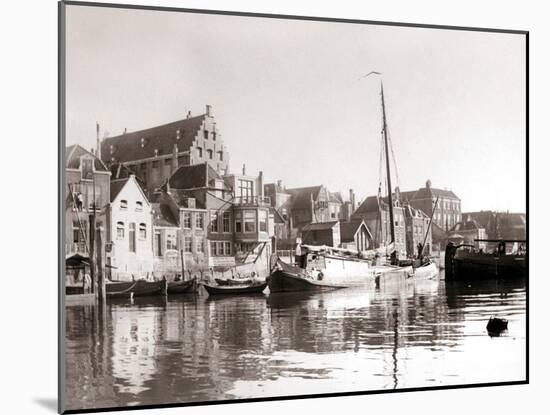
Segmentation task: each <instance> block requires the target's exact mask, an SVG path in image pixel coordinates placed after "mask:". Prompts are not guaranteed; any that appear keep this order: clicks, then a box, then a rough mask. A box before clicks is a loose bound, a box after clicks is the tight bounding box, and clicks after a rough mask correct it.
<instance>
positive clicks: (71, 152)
mask: <svg viewBox="0 0 550 415" xmlns="http://www.w3.org/2000/svg"><path fill="white" fill-rule="evenodd" d="M83 155H88V156H92V157H93V158H94V168H95V170H96V171H109V169H108V168H107V166H106V165H105V164H104V163H103V162H102V161H101V160H100V159H98V158H97V157H96V156H95V155H94V154H93V153H92V152H90V151H88V150H86V149H85V148H84V147H82V146H81V145H79V144H73V145H70V146H68V147H67V148H66V150H65V157H66V160H65V167H66V168H68V169H80V157H81V156H83Z"/></svg>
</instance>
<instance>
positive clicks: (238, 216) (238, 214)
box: [235, 211, 243, 233]
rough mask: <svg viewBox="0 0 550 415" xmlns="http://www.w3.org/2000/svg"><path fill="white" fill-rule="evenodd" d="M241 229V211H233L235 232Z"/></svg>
mask: <svg viewBox="0 0 550 415" xmlns="http://www.w3.org/2000/svg"><path fill="white" fill-rule="evenodd" d="M242 231H243V212H241V211H239V212H235V232H238V233H240V232H242Z"/></svg>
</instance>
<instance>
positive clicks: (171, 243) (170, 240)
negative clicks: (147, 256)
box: [166, 233, 178, 249]
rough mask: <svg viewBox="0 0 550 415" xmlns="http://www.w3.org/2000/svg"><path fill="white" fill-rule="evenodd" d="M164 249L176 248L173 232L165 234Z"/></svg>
mask: <svg viewBox="0 0 550 415" xmlns="http://www.w3.org/2000/svg"><path fill="white" fill-rule="evenodd" d="M166 249H178V246H177V242H176V235H175V234H173V233H167V234H166Z"/></svg>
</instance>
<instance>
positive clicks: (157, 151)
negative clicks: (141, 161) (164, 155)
mask: <svg viewBox="0 0 550 415" xmlns="http://www.w3.org/2000/svg"><path fill="white" fill-rule="evenodd" d="M158 155H159V150H158V148H155V157H156V156H158Z"/></svg>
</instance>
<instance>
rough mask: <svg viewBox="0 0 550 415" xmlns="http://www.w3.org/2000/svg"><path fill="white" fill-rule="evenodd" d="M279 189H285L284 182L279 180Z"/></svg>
mask: <svg viewBox="0 0 550 415" xmlns="http://www.w3.org/2000/svg"><path fill="white" fill-rule="evenodd" d="M277 187H278V188H279V189H282V188H283V181H282V180H277Z"/></svg>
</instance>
